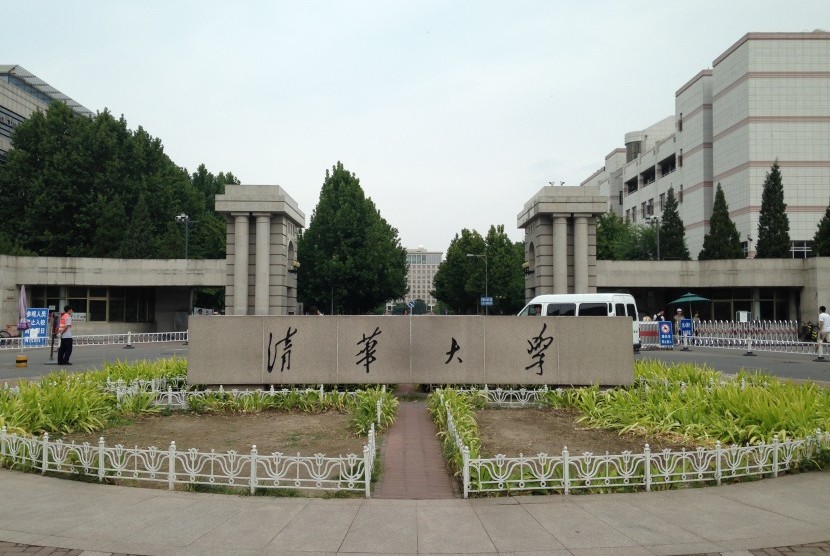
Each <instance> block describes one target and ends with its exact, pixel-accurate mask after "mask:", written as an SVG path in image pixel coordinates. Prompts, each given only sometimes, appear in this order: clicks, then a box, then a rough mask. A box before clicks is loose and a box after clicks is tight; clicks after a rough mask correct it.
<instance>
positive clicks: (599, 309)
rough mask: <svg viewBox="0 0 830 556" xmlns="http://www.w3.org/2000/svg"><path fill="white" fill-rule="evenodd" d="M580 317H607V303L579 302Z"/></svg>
mask: <svg viewBox="0 0 830 556" xmlns="http://www.w3.org/2000/svg"><path fill="white" fill-rule="evenodd" d="M579 316H580V317H607V316H608V304H607V303H580V304H579Z"/></svg>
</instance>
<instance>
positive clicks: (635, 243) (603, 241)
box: [597, 211, 657, 261]
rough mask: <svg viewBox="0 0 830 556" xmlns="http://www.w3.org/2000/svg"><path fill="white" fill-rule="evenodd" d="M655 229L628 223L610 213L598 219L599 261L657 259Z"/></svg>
mask: <svg viewBox="0 0 830 556" xmlns="http://www.w3.org/2000/svg"><path fill="white" fill-rule="evenodd" d="M655 236H656V231H655V229H654V228H653V227H651V226H649V225H647V226H641V225H638V224H634V223H632V222H627V221H625V220H623V219H622V218H621V217H619V216H618V215H617V214H615V213H614V212H613V211H609V212H607V213H605V214H603V215H602V216H600V217H599V218H598V219H597V259H600V260H611V261H648V260H652V259H654V258H656V255H655V253H656V247H657V242H656V240H655Z"/></svg>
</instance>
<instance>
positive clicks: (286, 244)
mask: <svg viewBox="0 0 830 556" xmlns="http://www.w3.org/2000/svg"><path fill="white" fill-rule="evenodd" d="M216 212H219V213H224V214H225V218H226V221H227V251H226V261H227V273H226V276H227V282H226V286H225V306H226V307H227V309H226V312H227V314H229V315H293V314H296V313H297V312H299V311H298V306H297V275H296V269H297V267H298V263H297V255H296V253H297V234H298V233H299V231H300V229H302V228H303V227H304V226H305V215H304V214H303V213H302V211H301V210H300V209H299V206H298V205H297V202H296V201H294V199H292V198H291V197H290V196H289V195H288V194H287V193H286V192H285V191H284V190H283V189H282V188H281V187H280V186H278V185H235V184H231V185H226V186H225V193H224V194H222V195H217V196H216ZM252 253H253V256H252ZM251 292H253V295H251Z"/></svg>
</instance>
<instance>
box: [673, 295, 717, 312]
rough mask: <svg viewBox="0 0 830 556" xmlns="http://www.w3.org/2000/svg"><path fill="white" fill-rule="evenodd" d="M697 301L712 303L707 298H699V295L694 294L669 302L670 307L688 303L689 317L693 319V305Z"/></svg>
mask: <svg viewBox="0 0 830 556" xmlns="http://www.w3.org/2000/svg"><path fill="white" fill-rule="evenodd" d="M695 301H711V300H710V299H709V298H707V297H702V296H699V295H697V294H694V293H687V294H684V295H681V296H680V297H678V298H677V299H675V300H674V301H669V305H682V304H683V303H688V304H689V317H690V318H691V315H692V303H693V302H695Z"/></svg>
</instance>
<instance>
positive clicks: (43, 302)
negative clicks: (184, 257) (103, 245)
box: [30, 286, 156, 322]
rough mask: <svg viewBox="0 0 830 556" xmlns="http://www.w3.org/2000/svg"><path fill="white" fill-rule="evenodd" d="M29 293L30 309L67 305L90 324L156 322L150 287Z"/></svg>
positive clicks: (39, 289) (70, 288)
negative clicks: (83, 316) (84, 317)
mask: <svg viewBox="0 0 830 556" xmlns="http://www.w3.org/2000/svg"><path fill="white" fill-rule="evenodd" d="M31 292H32V293H31V297H30V299H31V302H30V305H31V306H32V307H49V306H53V307H55V309H56V310H57V311H62V310H63V305H64V304H68V305H71V306H72V309H73V310H74V311H75V313H81V314H83V315H85V316H86V320H87V321H90V322H153V321H155V319H156V301H155V290H154V289H153V288H118V287H112V288H107V287H90V288H88V287H85V286H80V287H79V286H67V287H64V288H61V287H60V286H33V287H32V288H31ZM62 300H65V301H62Z"/></svg>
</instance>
